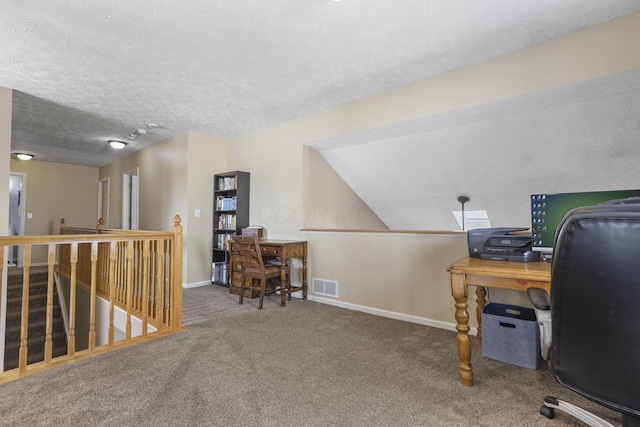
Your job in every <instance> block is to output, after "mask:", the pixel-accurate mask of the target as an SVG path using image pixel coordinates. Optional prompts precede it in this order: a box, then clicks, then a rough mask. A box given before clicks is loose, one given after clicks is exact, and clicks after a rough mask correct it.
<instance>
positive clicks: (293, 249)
mask: <svg viewBox="0 0 640 427" xmlns="http://www.w3.org/2000/svg"><path fill="white" fill-rule="evenodd" d="M258 246H260V251H261V252H262V256H263V257H264V258H265V259H269V258H275V257H278V258H280V259H281V260H282V261H283V264H282V275H281V280H282V283H284V281H285V280H286V270H285V264H284V261H285V260H287V259H291V258H301V259H302V281H301V284H300V286H291V292H297V291H302V299H307V242H306V241H303V240H266V239H265V240H260V241H259V242H258ZM229 264H230V265H229V271H231V275H230V280H229V292H231V293H238V294H239V293H240V284H239V283H238V281H239V276H238V274H237V273H238V271H237V268H238V266H237V265H234V260H233V257H231V259H230V260H229ZM234 273H236V274H235V275H234ZM234 276H235V277H234ZM248 291H249V292H250V290H248ZM254 296H255V295H249V294H245V297H249V298H253V297H254ZM285 297H286V295H285V293H284V292H281V293H280V298H281V304H282V305H285Z"/></svg>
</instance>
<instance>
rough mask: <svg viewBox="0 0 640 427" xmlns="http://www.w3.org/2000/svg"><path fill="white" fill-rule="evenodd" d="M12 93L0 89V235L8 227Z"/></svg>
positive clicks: (4, 233) (3, 233)
mask: <svg viewBox="0 0 640 427" xmlns="http://www.w3.org/2000/svg"><path fill="white" fill-rule="evenodd" d="M12 100H13V91H12V90H11V89H7V88H4V87H0V235H3V236H6V235H7V233H8V231H9V230H8V226H9V175H10V173H9V170H10V163H9V159H10V158H11V111H12V108H13V106H12Z"/></svg>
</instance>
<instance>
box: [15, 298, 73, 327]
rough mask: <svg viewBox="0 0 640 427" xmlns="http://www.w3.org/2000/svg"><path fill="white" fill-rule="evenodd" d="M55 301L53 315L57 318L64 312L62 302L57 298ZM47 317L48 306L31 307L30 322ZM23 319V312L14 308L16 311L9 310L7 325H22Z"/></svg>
mask: <svg viewBox="0 0 640 427" xmlns="http://www.w3.org/2000/svg"><path fill="white" fill-rule="evenodd" d="M54 301H55V303H54V304H53V317H54V318H55V317H58V316H60V313H61V312H62V310H61V309H60V304H59V303H58V301H57V299H56V300H54ZM46 317H47V308H46V306H44V305H43V306H41V307H30V308H29V322H38V321H43V320H45V319H46ZM21 319H22V312H21V310H20V309H18V310H14V311H9V310H7V325H6V327H7V328H9V327H11V326H20V323H21Z"/></svg>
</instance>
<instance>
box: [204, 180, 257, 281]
mask: <svg viewBox="0 0 640 427" xmlns="http://www.w3.org/2000/svg"><path fill="white" fill-rule="evenodd" d="M249 182H250V174H249V172H241V171H235V172H227V173H221V174H216V175H214V177H213V257H212V259H213V261H212V264H211V281H212V282H213V283H215V284H217V285H222V286H229V252H228V251H227V244H226V242H227V241H228V240H229V239H230V238H231V237H233V235H235V234H240V232H241V229H242V228H244V227H248V226H249Z"/></svg>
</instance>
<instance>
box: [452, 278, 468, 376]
mask: <svg viewBox="0 0 640 427" xmlns="http://www.w3.org/2000/svg"><path fill="white" fill-rule="evenodd" d="M451 294H452V295H453V299H455V301H456V304H455V306H456V322H457V325H456V330H457V331H458V335H456V344H457V346H458V357H459V358H460V363H459V364H458V374H459V376H460V382H461V383H462V384H463V385H466V386H472V385H473V367H472V366H471V340H470V339H469V329H470V327H469V312H468V311H467V307H468V305H467V296H468V288H467V281H466V279H465V276H464V274H457V273H452V274H451Z"/></svg>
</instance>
